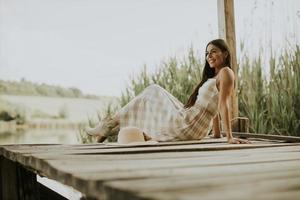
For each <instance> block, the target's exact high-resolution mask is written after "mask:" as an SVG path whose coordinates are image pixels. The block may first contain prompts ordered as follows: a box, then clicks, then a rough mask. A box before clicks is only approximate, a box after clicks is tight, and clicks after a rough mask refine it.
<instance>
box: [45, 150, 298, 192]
mask: <svg viewBox="0 0 300 200" xmlns="http://www.w3.org/2000/svg"><path fill="white" fill-rule="evenodd" d="M297 155H298V153H297ZM283 157H284V158H285V156H283ZM242 158H244V160H245V161H247V162H245V164H247V163H249V162H248V161H249V159H247V157H244V156H243V157H242ZM277 158H278V157H277ZM298 158H299V156H298ZM199 160H200V161H201V158H199ZM270 160H271V161H272V159H270ZM200 161H199V162H200ZM202 162H203V159H202ZM256 162H257V160H256ZM216 163H218V162H216ZM216 163H211V164H216ZM49 164H50V165H51V166H54V167H55V168H54V169H50V171H49V173H50V174H51V175H52V176H54V177H55V179H56V180H60V179H62V180H60V181H61V182H63V183H66V184H68V185H72V186H74V185H76V184H77V183H79V185H78V186H75V188H77V189H79V188H81V189H79V191H81V192H84V193H87V194H93V192H95V191H94V190H92V188H98V187H96V183H93V182H91V181H90V177H89V180H86V179H83V180H82V179H77V178H76V177H75V180H74V182H75V184H74V182H72V178H74V177H73V176H74V175H72V174H70V173H69V172H64V171H61V170H59V169H57V166H56V165H53V164H52V163H51V162H49ZM66 164H67V163H65V165H64V167H65V169H68V168H69V166H67V165H66ZM94 164H95V163H93V162H90V165H94ZM99 164H101V165H103V163H99ZM136 164H138V163H136ZM220 164H222V163H219V164H218V165H219V166H220ZM227 164H228V165H232V164H234V163H232V162H231V161H230V160H229V161H228V163H227ZM90 165H89V166H90ZM51 166H50V167H51ZM95 166H96V165H95ZM79 167H80V168H81V167H82V166H79ZM108 167H110V166H108ZM169 167H170V166H169ZM171 167H172V166H171ZM158 168H159V167H157V169H158ZM44 170H46V171H47V169H45V167H44ZM119 170H120V169H113V171H111V172H114V171H119ZM129 170H131V171H132V172H134V173H135V172H136V171H137V170H138V168H134V169H132V168H129ZM148 170H149V168H148ZM84 171H86V169H84ZM50 177H51V176H50ZM98 178H99V177H98ZM70 180H71V182H67V181H70ZM84 180H85V181H84ZM83 187H85V188H83ZM95 190H97V189H95ZM91 191H92V192H91Z"/></svg>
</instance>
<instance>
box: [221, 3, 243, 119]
mask: <svg viewBox="0 0 300 200" xmlns="http://www.w3.org/2000/svg"><path fill="white" fill-rule="evenodd" d="M218 27H219V37H220V38H222V39H224V40H225V41H226V42H227V44H228V47H229V51H230V53H231V68H232V70H233V71H234V74H235V86H237V85H238V69H237V67H238V66H237V56H236V42H235V40H236V39H235V20H234V0H218ZM237 94H238V93H237V87H235V88H234V92H233V94H232V95H231V108H232V109H231V110H232V117H233V118H236V117H238V113H239V112H238V95H237Z"/></svg>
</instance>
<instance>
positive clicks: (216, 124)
mask: <svg viewBox="0 0 300 200" xmlns="http://www.w3.org/2000/svg"><path fill="white" fill-rule="evenodd" d="M212 130H213V136H212V137H214V138H220V137H222V136H221V128H220V118H219V113H218V114H217V115H216V116H215V117H214V119H213V127H212Z"/></svg>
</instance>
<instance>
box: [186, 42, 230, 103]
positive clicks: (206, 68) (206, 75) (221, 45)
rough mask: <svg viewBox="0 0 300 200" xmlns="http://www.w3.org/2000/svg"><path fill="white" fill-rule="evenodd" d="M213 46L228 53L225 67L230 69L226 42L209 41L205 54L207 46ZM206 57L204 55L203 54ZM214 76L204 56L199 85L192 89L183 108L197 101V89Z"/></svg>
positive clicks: (213, 70)
mask: <svg viewBox="0 0 300 200" xmlns="http://www.w3.org/2000/svg"><path fill="white" fill-rule="evenodd" d="M210 44H212V45H214V46H216V47H218V48H219V49H221V51H222V52H228V56H227V57H226V59H225V66H227V67H230V68H231V65H230V61H231V56H230V52H229V48H228V46H227V44H226V42H225V41H224V40H222V39H216V40H212V41H210V42H209V43H208V44H207V45H206V48H205V52H206V50H207V47H208V45H210ZM205 55H206V53H205ZM214 76H215V69H214V68H211V67H210V66H209V64H208V62H207V60H206V56H205V66H204V69H203V72H202V80H201V81H200V83H199V84H198V85H197V87H196V88H195V89H194V91H193V93H192V95H191V96H190V97H189V99H188V101H187V103H186V104H185V105H184V107H185V108H190V107H192V106H193V105H194V104H195V102H196V100H197V96H198V90H199V88H200V87H201V86H202V85H203V84H204V83H205V82H206V81H207V80H208V79H209V78H213V77H214Z"/></svg>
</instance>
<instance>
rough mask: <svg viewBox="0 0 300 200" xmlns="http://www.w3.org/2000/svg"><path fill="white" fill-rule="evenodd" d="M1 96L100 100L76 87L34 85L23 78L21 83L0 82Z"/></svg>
mask: <svg viewBox="0 0 300 200" xmlns="http://www.w3.org/2000/svg"><path fill="white" fill-rule="evenodd" d="M0 94H11V95H30V96H48V97H73V98H90V99H97V98H99V97H98V96H96V95H86V94H83V93H82V92H81V91H80V90H79V89H78V88H76V87H69V88H64V87H61V86H53V85H48V84H45V83H41V84H39V83H34V82H31V81H28V80H25V79H24V78H22V79H21V80H20V81H4V80H0Z"/></svg>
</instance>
